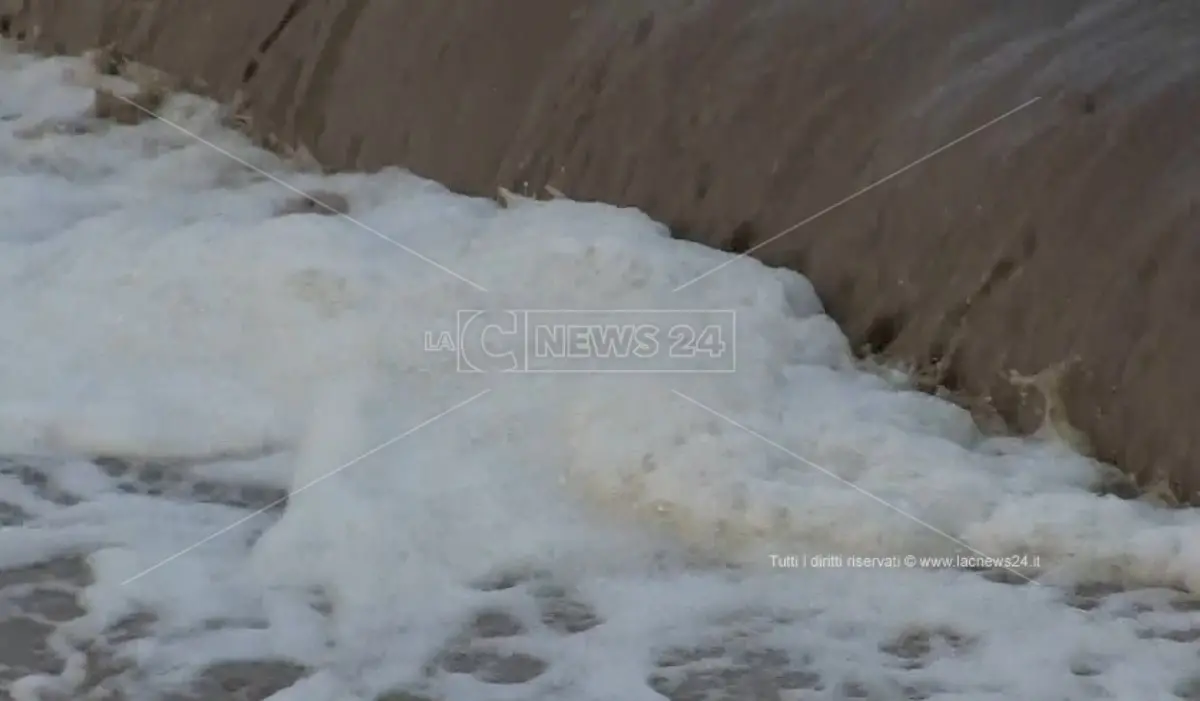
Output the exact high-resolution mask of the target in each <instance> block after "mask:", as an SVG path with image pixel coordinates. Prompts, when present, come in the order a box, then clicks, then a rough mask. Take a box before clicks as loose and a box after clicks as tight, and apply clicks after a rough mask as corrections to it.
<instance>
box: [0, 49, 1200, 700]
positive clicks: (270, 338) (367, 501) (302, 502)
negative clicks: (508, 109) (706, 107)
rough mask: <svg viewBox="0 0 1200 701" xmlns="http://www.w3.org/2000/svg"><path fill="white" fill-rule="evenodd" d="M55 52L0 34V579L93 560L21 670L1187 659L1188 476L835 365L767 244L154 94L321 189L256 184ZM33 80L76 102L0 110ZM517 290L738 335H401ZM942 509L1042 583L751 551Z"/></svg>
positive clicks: (933, 694) (675, 695)
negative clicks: (716, 357) (551, 362)
mask: <svg viewBox="0 0 1200 701" xmlns="http://www.w3.org/2000/svg"><path fill="white" fill-rule="evenodd" d="M71 65H74V64H73V63H72V62H71V61H68V60H65V59H52V60H35V59H32V58H29V57H22V56H16V55H11V54H4V55H3V66H2V67H0V113H3V114H12V115H16V117H14V119H12V120H11V121H8V122H4V123H0V127H2V132H0V180H2V181H3V184H4V187H0V211H2V212H4V215H5V221H6V226H5V227H3V228H2V229H0V328H3V329H4V332H5V334H6V342H5V343H3V344H0V386H3V387H4V388H5V391H4V394H3V396H2V397H0V452H2V453H3V454H6V455H10V456H13V458H12V459H11V460H5V461H4V462H2V463H0V473H2V474H0V501H3V502H4V503H5V504H8V505H9V506H10V508H12V509H16V510H19V512H20V514H21V515H20V518H19V519H16V520H18V521H19V522H20V523H19V524H18V525H12V526H8V527H5V528H3V529H2V530H0V567H5V568H8V569H6V570H4V571H3V572H0V585H3V584H4V582H5V581H6V580H4V577H6V576H9V573H10V572H15V571H17V570H15V569H13V568H18V567H27V566H31V565H33V566H37V567H49V568H50V569H53V568H52V567H51V566H50V565H46V564H44V563H46V562H65V561H68V560H65V559H64V558H74V557H80V556H86V557H87V558H88V559H87V562H88V565H89V576H90V581H83V580H80V581H74V580H72V582H73V583H72V584H70V586H72V587H76V589H77V590H78V592H79V600H80V601H81V602H82V604H83V605H84V607H85V608H86V611H87V613H86V614H85V615H84V616H83V617H81V618H78V619H76V620H73V621H71V622H69V623H67V624H65V625H63V626H61V627H59V628H58V629H57V631H56V632H55V633H54V637H53V640H52V647H54V648H55V649H58V650H61V651H62V653H63V656H64V657H65V658H67V659H68V662H69V664H68V665H67V666H66V667H65V668H63V669H61V670H55V669H51V670H43V672H46V674H45V675H43V676H41V677H35V676H28V677H26V678H25V679H24V680H22V681H21V682H19V683H18V685H17V686H16V687H14V689H15V691H14V694H16V695H17V697H18V698H37V694H39V693H42V692H43V691H44V692H46V693H49V691H50V690H55V691H56V693H61V694H66V695H67V696H70V697H79V698H83V697H85V696H84V695H85V694H86V693H93V692H94V693H96V694H98V693H100V692H101V691H103V690H104V689H106V688H109V687H118V686H119V687H122V688H124V689H125V690H126V691H127V692H128V693H129V694H130V698H142V697H145V698H153V697H155V695H156V694H165V693H167V691H168V690H170V689H175V688H177V687H178V686H180V685H186V684H188V683H190V682H189V680H193V681H194V679H195V678H196V675H197V673H199V672H201V671H202V670H208V671H207V672H205V673H204V674H203V675H201V678H202V679H207V680H208V681H206V682H204V683H218V682H214V681H213V680H214V679H226V680H228V679H229V678H230V675H234V674H235V672H236V673H237V674H243V675H249V676H250V677H255V678H257V679H258V680H259V681H258V682H256V683H261V684H267V681H264V680H269V679H275V680H276V682H272V683H271V684H273V686H271V689H272V690H273V691H278V694H277V695H276V696H273V697H272V698H277V699H290V700H291V701H302V700H303V699H327V698H332V697H334V696H336V697H337V698H346V699H351V698H355V699H359V698H361V699H373V698H376V697H377V696H378V695H380V694H383V693H384V692H385V691H388V690H392V691H395V690H399V689H403V690H406V691H408V692H409V693H413V694H423V695H427V696H430V697H444V698H447V699H468V698H470V699H515V698H544V699H579V700H587V699H596V700H597V701H599V700H601V699H604V700H607V699H613V698H621V699H659V698H662V697H663V696H664V695H665V696H666V697H668V698H672V699H690V698H699V697H700V696H699V694H700V691H702V690H705V689H707V690H710V691H713V692H714V693H718V694H724V696H718V697H720V698H738V699H756V698H847V697H856V698H872V699H893V698H912V699H917V698H964V699H965V698H979V699H982V698H997V697H1001V696H1002V697H1006V698H1030V699H1033V698H1056V699H1059V698H1071V699H1085V698H1089V699H1090V698H1103V697H1106V696H1107V697H1111V698H1145V699H1152V698H1168V697H1169V696H1170V695H1171V694H1172V693H1173V692H1174V691H1176V690H1177V687H1176V685H1178V684H1186V683H1187V675H1189V674H1191V672H1192V670H1193V668H1194V660H1195V654H1196V644H1195V642H1194V640H1195V638H1190V639H1189V638H1188V637H1187V631H1190V630H1192V626H1194V625H1196V624H1197V623H1200V621H1197V620H1194V619H1195V618H1196V615H1197V614H1195V613H1194V612H1192V611H1191V610H1190V609H1188V602H1189V601H1190V596H1191V594H1190V593H1189V592H1194V591H1195V590H1196V589H1197V588H1198V587H1200V558H1198V557H1197V552H1196V547H1195V546H1193V545H1191V543H1192V542H1193V541H1195V538H1193V537H1191V536H1193V535H1194V534H1195V533H1196V528H1197V519H1196V516H1195V514H1194V512H1192V511H1165V510H1161V509H1157V508H1154V507H1152V506H1149V505H1146V504H1142V503H1139V502H1130V501H1121V500H1118V499H1116V498H1113V497H1099V496H1096V495H1095V494H1093V493H1092V492H1091V491H1090V488H1091V487H1092V485H1093V483H1095V482H1096V481H1097V480H1098V476H1099V473H1098V466H1097V465H1095V464H1094V463H1092V462H1091V461H1089V460H1087V459H1085V458H1082V457H1080V456H1078V455H1075V454H1072V453H1070V452H1068V451H1066V450H1065V449H1063V448H1061V447H1059V446H1055V445H1053V444H1048V443H1044V442H1037V441H1026V440H1016V439H1007V438H994V437H987V436H985V435H983V434H981V433H980V431H979V430H978V429H977V428H976V427H975V425H974V424H973V423H972V421H971V420H970V417H969V416H968V415H967V414H966V413H965V412H964V411H963V410H961V409H959V408H957V407H954V406H952V405H950V404H948V403H945V402H943V401H941V400H938V399H934V398H932V397H929V396H926V395H923V394H919V393H915V392H911V391H906V390H904V389H902V388H898V387H897V386H896V384H895V383H893V382H889V381H887V380H885V379H883V378H882V377H880V376H879V375H878V374H872V373H868V372H866V371H865V370H863V369H862V368H860V366H859V364H858V363H857V362H856V361H855V360H854V359H853V357H852V356H851V354H850V352H849V347H848V344H847V342H846V339H845V337H844V336H843V335H842V334H841V332H840V331H839V330H838V329H837V327H836V325H835V324H833V322H832V321H831V320H830V319H829V318H828V317H826V316H824V314H823V311H822V307H821V303H820V301H819V300H818V298H817V296H816V294H815V293H814V291H813V288H812V286H811V285H810V284H809V282H808V281H807V280H805V279H804V278H803V277H801V276H800V275H797V274H795V273H792V272H789V271H784V270H773V269H768V268H766V267H764V266H762V265H761V264H759V263H757V262H755V261H753V260H751V259H747V258H742V259H737V260H735V261H734V262H732V263H730V264H729V265H727V266H725V267H724V268H723V269H722V270H721V271H720V272H718V273H716V274H713V275H710V276H708V277H705V278H704V279H703V280H701V281H699V282H697V283H696V284H694V285H689V286H688V287H686V288H685V289H684V290H682V291H680V292H674V290H675V288H677V287H679V286H680V285H683V284H685V283H687V282H689V281H690V280H692V279H694V278H695V277H697V276H699V275H702V274H704V273H705V272H707V271H708V270H711V269H712V268H713V267H715V266H716V265H720V264H722V263H725V262H727V261H729V259H730V257H729V256H728V255H727V254H723V253H720V252H718V251H714V250H710V249H707V248H704V247H701V246H697V245H695V244H690V243H685V242H680V241H675V240H672V239H671V238H670V236H669V235H668V232H667V230H666V228H665V227H663V226H662V225H661V224H659V223H656V222H654V221H652V220H650V219H649V218H648V217H646V216H645V215H644V214H643V213H641V212H638V211H636V210H633V209H622V208H616V207H610V206H606V205H600V204H595V203H578V202H571V201H562V200H559V201H552V202H536V201H533V200H522V199H518V200H516V201H514V202H512V203H510V206H509V207H507V208H502V207H500V206H498V205H497V204H496V203H493V202H491V201H488V200H481V199H471V198H466V197H461V196H457V195H454V194H452V193H449V192H447V191H446V190H445V189H444V188H441V187H440V186H438V185H436V184H434V183H430V182H428V181H424V180H421V179H419V178H416V177H414V176H412V175H410V174H407V173H402V172H399V171H389V172H384V173H380V174H376V175H371V176H367V175H338V176H321V175H315V174H311V173H301V172H296V171H294V170H289V168H288V167H287V166H285V165H284V164H282V163H280V162H279V161H278V159H275V158H274V157H273V156H270V155H269V154H264V153H262V152H259V151H256V150H254V149H253V148H251V146H250V145H249V144H248V143H247V142H245V141H244V140H243V139H242V138H241V137H239V136H238V135H236V134H233V133H231V132H227V131H224V130H223V129H222V128H221V127H220V126H219V125H218V124H217V121H216V115H217V112H216V109H215V108H214V106H212V105H210V104H208V103H206V102H204V101H202V100H198V99H196V98H193V97H188V96H175V97H173V98H171V99H170V100H169V101H168V102H167V104H166V105H165V107H164V110H165V113H166V116H167V117H168V118H169V119H171V120H172V121H173V122H175V123H177V124H179V125H181V126H183V127H185V128H186V129H188V130H191V131H193V132H195V133H197V134H200V135H202V136H203V137H204V138H205V139H206V140H209V141H211V142H213V143H217V144H220V145H221V147H222V148H225V149H228V150H230V151H231V152H233V153H235V154H237V155H238V156H239V157H242V158H244V159H246V160H247V161H249V162H251V163H254V164H256V165H260V166H262V167H264V168H269V169H271V172H273V173H276V174H278V176H279V177H282V178H284V179H285V180H287V181H288V182H290V183H292V184H293V185H295V186H296V187H299V188H301V189H323V190H328V191H333V192H340V193H344V194H345V195H346V197H347V201H348V202H349V206H350V212H351V215H352V216H353V217H354V219H355V220H356V221H349V220H347V219H345V218H339V217H330V216H319V215H313V214H290V215H285V216H280V215H278V212H280V211H281V208H282V206H283V204H284V203H285V202H286V201H287V200H289V199H290V198H291V197H292V196H293V195H294V193H291V192H289V191H287V190H286V189H285V188H282V187H281V186H279V185H278V184H277V183H274V182H271V181H270V180H269V179H267V178H264V177H262V176H261V175H258V174H256V173H254V172H252V171H250V170H248V169H246V168H244V167H243V166H240V165H238V164H237V163H235V162H233V161H232V160H230V159H229V158H228V157H227V156H223V155H221V154H220V153H218V152H216V151H214V150H213V149H212V148H211V147H209V146H205V145H204V144H202V143H199V142H198V141H197V140H196V139H195V138H193V137H190V136H188V135H187V134H185V133H182V132H180V131H179V130H176V129H172V128H171V127H170V126H168V125H166V124H164V123H146V124H142V125H138V126H115V125H107V124H96V123H91V122H87V121H86V120H82V118H81V117H80V115H81V114H82V111H83V110H84V109H86V106H87V104H88V91H87V90H86V89H84V88H81V87H78V86H76V85H71V84H69V83H68V82H64V81H63V80H62V79H61V74H62V71H63V69H64V68H66V67H69V66H71ZM45 120H57V121H56V122H55V123H64V124H77V125H81V126H80V128H78V129H74V130H70V129H68V130H57V131H55V130H47V131H45V132H44V133H43V134H42V135H41V136H35V137H32V138H22V137H21V136H20V135H19V132H22V131H23V130H27V129H29V128H30V127H36V126H37V125H39V124H42V123H45ZM85 127H86V128H85ZM387 239H390V240H387ZM406 249H409V250H406ZM410 250H411V251H416V252H419V253H420V256H416V255H413V254H412V253H411V252H410ZM421 256H423V257H425V258H427V259H428V260H423V259H422V257H421ZM430 261H432V263H431V262H430ZM434 263H436V264H434ZM439 266H441V267H439ZM448 270H449V271H451V272H452V273H453V274H451V272H447V271H448ZM481 288H482V289H481ZM521 309H542V310H546V309H550V310H564V309H591V310H604V309H609V310H612V309H624V310H660V311H661V310H682V311H679V312H678V314H679V315H680V318H690V319H698V318H707V317H703V314H704V313H708V312H703V311H702V310H731V311H733V312H734V313H735V315H736V319H737V326H736V337H735V338H732V339H729V340H731V341H733V342H735V343H736V349H737V367H736V372H733V373H726V374H640V375H633V374H606V375H597V374H573V375H567V374H520V373H516V374H496V373H466V372H461V371H460V370H461V369H462V368H461V365H460V363H458V361H457V359H456V357H455V356H454V355H453V354H448V353H444V352H443V353H439V352H431V351H430V350H427V348H426V340H427V338H429V337H434V338H436V337H438V336H439V334H441V333H442V332H451V335H452V336H453V332H454V331H455V329H456V318H457V316H456V315H457V313H458V312H459V311H460V310H485V311H488V313H494V312H501V311H505V310H521ZM689 310H690V311H689ZM688 315H692V316H690V317H689V316H688ZM17 456H20V457H17ZM285 490H290V491H292V492H294V493H293V494H292V495H291V496H290V498H288V500H287V505H286V509H285V508H283V507H282V506H281V505H280V502H281V497H282V495H283V494H284V492H285ZM14 518H15V517H14ZM231 526H232V527H231ZM217 533H220V535H216V536H215V537H214V534H217ZM964 544H965V545H967V546H970V547H971V548H975V549H978V550H980V551H982V552H984V553H987V554H990V555H998V556H999V555H1008V554H1014V553H1019V554H1022V555H1025V556H1027V557H1030V558H1035V557H1040V562H1041V566H1042V567H1041V570H1042V572H1041V575H1042V577H1043V580H1042V581H1043V584H1040V585H1039V584H1029V583H1023V584H1019V585H1013V584H1006V583H1002V582H997V581H991V580H990V579H987V578H984V577H982V576H980V575H978V574H975V573H970V572H962V571H933V570H920V569H910V570H903V569H896V570H879V569H874V570H861V569H860V570H853V569H845V568H843V569H828V568H826V569H814V568H807V569H780V568H772V567H771V566H770V562H771V559H770V555H773V554H774V555H786V554H795V555H816V554H841V555H844V556H846V555H852V554H854V555H863V556H893V555H907V554H919V555H946V554H952V553H954V552H956V551H958V550H961V548H962V546H963V545H964ZM181 551H185V552H183V553H182V554H180V553H181ZM55 558H57V559H55ZM169 558H173V559H170V560H169V561H167V562H165V564H164V560H168V559H169ZM38 563H43V564H42V565H38ZM22 571H25V570H22ZM29 571H30V572H32V571H34V570H29ZM46 571H50V570H46ZM1027 574H1030V575H1035V574H1038V573H1037V572H1035V571H1033V570H1030V571H1028V572H1027ZM12 576H14V577H15V576H16V575H12ZM22 576H25V575H22ZM28 576H30V577H33V576H34V575H28ZM47 576H50V575H47ZM53 576H55V577H57V576H58V575H53ZM22 581H24V580H22ZM56 581H57V580H56ZM64 581H65V580H64ZM1097 583H1099V584H1101V585H1107V586H1109V588H1110V589H1111V588H1115V587H1118V586H1119V587H1127V588H1134V589H1136V591H1132V592H1127V593H1123V594H1111V593H1109V592H1107V591H1106V592H1105V594H1104V595H1103V596H1100V595H1096V596H1094V597H1092V598H1091V599H1088V598H1087V596H1085V594H1086V593H1087V592H1088V591H1091V590H1089V589H1088V587H1094V586H1096V585H1097ZM8 586H9V585H5V586H4V587H0V591H3V592H10V589H9V588H8ZM11 586H21V587H27V588H28V587H34V588H35V589H36V588H37V587H38V586H42V585H37V584H28V583H23V584H19V585H16V584H14V585H11ZM63 586H67V585H63ZM11 591H16V590H15V589H13V590H11ZM21 591H25V590H21ZM4 596H6V597H7V596H9V594H7V593H6V594H4ZM12 596H16V594H12ZM1122 597H1124V598H1122ZM1136 597H1142V598H1141V599H1136V600H1135V598H1136ZM1084 599H1087V601H1088V602H1089V603H1087V604H1086V605H1085V603H1083V600H1084ZM6 601H7V599H6ZM5 610H8V609H5ZM14 610H15V609H14ZM0 649H2V648H0ZM99 651H103V654H101V652H99ZM72 655H74V656H72ZM120 660H125V661H126V662H128V663H129V664H131V665H132V666H126V665H124V663H118V662H119V661H120ZM264 660H269V661H270V662H269V664H268V662H264ZM230 665H234V666H233V667H231V666H230ZM236 665H242V666H241V667H237V666H236ZM256 665H257V666H256ZM264 665H268V666H264ZM270 665H274V666H270ZM238 670H241V671H238ZM26 671H34V670H26ZM56 674H57V676H56ZM205 675H207V676H205ZM256 675H257V676H256ZM235 676H236V675H235ZM299 677H303V679H302V680H301V681H299V682H296V679H297V678H299ZM293 682H295V683H294V684H293ZM221 683H224V682H221ZM204 688H207V687H204ZM256 688H258V687H256ZM262 688H264V689H265V688H266V687H265V686H264V687H262ZM39 689H41V690H42V691H39ZM262 693H271V692H262ZM772 694H775V695H774V696H772ZM789 694H790V696H789Z"/></svg>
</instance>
